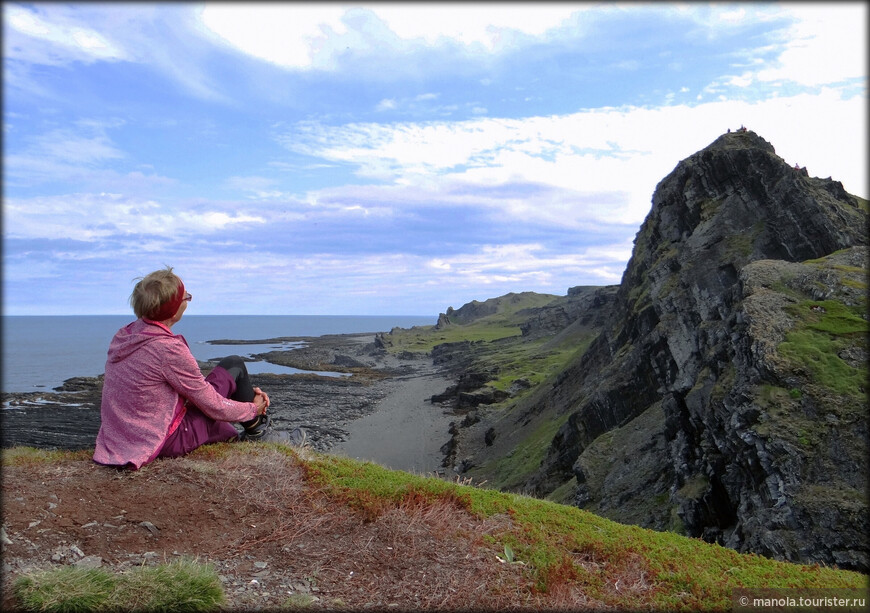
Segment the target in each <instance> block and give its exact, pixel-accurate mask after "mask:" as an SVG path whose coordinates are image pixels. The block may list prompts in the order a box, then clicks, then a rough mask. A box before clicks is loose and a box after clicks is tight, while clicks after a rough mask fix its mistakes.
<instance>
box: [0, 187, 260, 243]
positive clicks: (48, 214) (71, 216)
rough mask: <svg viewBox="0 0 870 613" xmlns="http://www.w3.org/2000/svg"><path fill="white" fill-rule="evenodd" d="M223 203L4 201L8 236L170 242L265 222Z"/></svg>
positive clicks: (93, 197) (74, 197) (97, 198)
mask: <svg viewBox="0 0 870 613" xmlns="http://www.w3.org/2000/svg"><path fill="white" fill-rule="evenodd" d="M218 206H219V205H217V204H215V203H212V204H210V205H209V207H205V208H202V207H194V206H184V205H182V206H175V207H172V206H169V205H166V204H163V203H160V202H158V201H155V200H147V199H137V198H135V197H129V196H125V195H122V194H112V193H101V194H64V195H61V196H40V197H35V198H8V199H6V200H5V201H4V203H3V213H4V222H5V223H4V226H5V227H4V236H5V237H7V238H11V239H37V240H38V239H73V240H77V241H94V240H98V239H101V238H106V237H112V236H119V235H120V236H123V235H131V234H153V235H156V236H159V237H162V238H163V240H164V241H165V242H164V245H165V244H166V243H171V242H172V241H173V240H175V239H176V238H179V237H190V236H197V235H201V234H206V235H209V234H213V233H215V232H218V231H222V230H225V229H227V228H229V227H238V226H241V225H246V224H262V223H264V221H265V220H264V218H263V217H262V216H259V215H250V214H245V213H241V212H239V211H237V210H229V211H221V210H215V209H216V208H217V207H218ZM229 208H233V209H234V208H235V207H229Z"/></svg>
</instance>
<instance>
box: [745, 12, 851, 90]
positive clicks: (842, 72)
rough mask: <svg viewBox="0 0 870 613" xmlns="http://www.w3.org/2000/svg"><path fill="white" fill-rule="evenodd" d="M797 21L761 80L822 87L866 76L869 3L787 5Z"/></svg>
mask: <svg viewBox="0 0 870 613" xmlns="http://www.w3.org/2000/svg"><path fill="white" fill-rule="evenodd" d="M786 7H787V11H788V13H789V14H791V15H793V16H794V17H795V18H796V22H795V23H794V25H793V26H792V27H791V28H790V30H789V31H788V32H787V33H786V34H785V41H784V42H785V50H784V51H783V53H782V54H781V55H780V56H779V59H778V62H777V65H776V66H773V67H770V68H764V69H762V70H760V71H759V72H758V74H757V78H758V79H759V80H761V81H780V80H785V81H793V82H795V83H799V84H802V85H808V86H819V85H826V84H832V83H838V82H841V81H843V80H847V79H854V78H856V77H864V79H866V76H867V67H866V66H867V64H866V61H867V4H866V3H864V2H854V3H852V2H849V3H837V2H823V3H805V4H804V3H797V4H788V5H786Z"/></svg>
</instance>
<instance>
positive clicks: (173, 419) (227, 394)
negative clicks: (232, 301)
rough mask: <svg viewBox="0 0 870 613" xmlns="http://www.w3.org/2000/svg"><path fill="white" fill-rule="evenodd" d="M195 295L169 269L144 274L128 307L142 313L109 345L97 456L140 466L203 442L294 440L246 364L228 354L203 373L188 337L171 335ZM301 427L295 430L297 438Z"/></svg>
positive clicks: (100, 460)
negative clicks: (274, 423)
mask: <svg viewBox="0 0 870 613" xmlns="http://www.w3.org/2000/svg"><path fill="white" fill-rule="evenodd" d="M191 298H192V297H191V295H190V294H188V293H187V292H186V291H185V290H184V283H182V281H181V279H180V278H178V277H177V276H176V275H175V274H174V273H173V272H172V268H171V267H166V268H165V269H163V270H157V271H155V272H152V273H151V274H149V275H147V276H145V277H143V278H142V279H141V280H140V281H139V282H138V283H137V284H136V287H135V288H134V289H133V293H132V294H131V296H130V305H131V306H132V307H133V312H134V313H135V314H136V317H137V318H138V319H137V320H136V321H134V322H132V323H130V324H128V325H126V326H124V327H123V328H121V329H120V330H118V332H117V334H115V336H114V338H113V339H112V342H111V344H110V345H109V354H108V360H107V361H106V374H105V380H104V382H103V396H102V403H101V406H100V420H101V423H100V431H99V433H98V434H97V442H96V449H95V450H94V461H95V462H97V463H98V464H105V465H109V466H119V467H129V468H133V469H139V468H141V467H142V466H143V465H145V464H148V463H149V462H151V461H153V460H154V459H155V458H158V457H167V458H172V457H177V456H181V455H184V454H186V453H189V452H191V451H193V450H194V449H196V448H197V447H199V446H201V445H205V444H207V443H216V442H219V441H231V440H233V439H235V438H236V437H238V436H239V435H238V432H237V431H236V428H235V427H234V426H233V425H232V423H230V422H240V423H241V425H242V427H243V429H244V431H243V432H242V434H241V436H240V437H239V438H240V439H241V440H268V441H281V442H294V441H293V440H292V439H291V435H290V434H288V433H286V432H275V431H273V430H272V429H271V427H270V424H269V422H270V419H269V416H268V415H267V414H266V410H267V409H268V408H269V404H270V402H269V396H268V395H267V394H266V393H265V392H264V391H263V390H261V389H260V388H258V387H253V386H252V385H251V382H250V380H249V378H248V371H247V369H246V368H245V363H244V361H243V360H242V359H241V358H240V357H238V356H230V357H227V358H224V359H223V360H221V361H220V363H219V364H218V365H217V366H216V367H215V368H214V369H213V370H212V371H211V373H209V375H208V376H207V377H203V375H202V372H201V371H200V369H199V365H198V364H197V361H196V358H194V357H193V354H191V353H190V348H189V347H188V346H187V341H186V340H184V337H183V336H181V335H178V334H173V333H172V330H171V328H172V326H173V325H175V324H176V323H178V321H179V320H180V319H181V317H182V315H184V312H185V310H186V309H187V304H188V302H190V300H191ZM301 434H302V433H301V431H298V430H297V431H296V432H294V437H295V439H296V442H298V441H299V439H300V438H301Z"/></svg>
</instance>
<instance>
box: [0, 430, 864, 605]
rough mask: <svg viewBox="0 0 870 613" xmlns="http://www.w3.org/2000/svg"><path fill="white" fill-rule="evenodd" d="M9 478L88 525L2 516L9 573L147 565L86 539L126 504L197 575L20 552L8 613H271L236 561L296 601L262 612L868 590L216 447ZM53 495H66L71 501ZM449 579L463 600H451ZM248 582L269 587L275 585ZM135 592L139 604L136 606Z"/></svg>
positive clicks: (707, 548)
mask: <svg viewBox="0 0 870 613" xmlns="http://www.w3.org/2000/svg"><path fill="white" fill-rule="evenodd" d="M3 476H4V478H3V487H4V491H3V496H4V500H12V499H13V497H14V498H22V499H26V500H27V503H28V505H29V508H31V509H33V510H35V512H37V513H38V512H39V511H38V510H39V509H46V508H50V505H49V502H50V501H51V500H55V501H57V502H56V503H55V507H54V510H55V511H56V513H57V515H58V516H60V515H61V514H63V515H64V516H65V517H67V518H70V517H74V516H75V511H76V509H75V508H73V506H74V505H80V506H81V507H84V506H85V505H88V504H90V502H89V501H90V498H91V497H94V498H95V499H96V498H98V500H96V502H94V504H93V506H91V507H89V508H88V509H87V513H89V515H81V517H85V516H87V517H88V518H89V519H88V522H89V523H87V524H85V525H77V523H76V521H75V520H73V521H66V522H63V521H60V520H58V521H56V522H55V523H52V521H54V520H53V519H52V517H51V515H53V514H43V515H42V516H41V517H42V519H41V520H40V521H41V526H43V527H42V528H41V530H42V532H39V531H38V530H34V526H30V525H29V524H28V523H27V522H26V520H25V519H23V518H22V517H21V516H20V515H18V514H15V513H13V511H14V510H15V509H14V508H10V509H9V510H8V512H7V509H4V530H5V532H6V535H8V540H9V541H10V544H9V545H5V546H4V562H6V561H7V559H11V558H12V557H13V556H18V555H23V553H22V552H23V551H24V550H25V549H26V548H19V549H15V548H16V547H17V546H18V545H19V544H21V543H22V542H24V541H25V540H29V542H32V543H36V544H38V538H39V535H42V538H44V539H48V538H49V534H51V533H55V532H56V533H57V534H56V536H61V537H63V539H62V540H63V542H73V543H78V546H79V547H80V548H81V549H83V550H86V551H88V550H93V551H98V552H99V554H100V555H101V556H102V557H103V560H106V562H107V563H108V562H110V561H111V560H112V559H120V558H122V557H123V556H124V555H129V554H134V553H138V554H143V553H144V552H142V551H139V552H135V551H127V552H123V554H122V553H121V552H115V553H112V550H111V548H110V547H109V546H108V545H107V546H105V547H104V549H99V548H98V546H97V544H96V540H94V539H89V538H86V537H83V536H81V535H82V534H83V533H85V532H87V530H88V529H89V528H88V527H89V526H92V522H102V521H106V522H108V521H109V519H107V518H110V517H111V516H112V515H113V514H115V513H119V511H118V508H117V507H116V506H115V505H119V506H125V505H126V506H125V508H124V509H122V510H123V511H124V513H127V514H128V515H129V514H132V513H133V512H134V511H133V506H131V505H134V504H135V502H134V501H132V500H131V499H130V492H136V496H138V498H139V500H141V501H145V502H146V503H148V504H151V505H153V506H154V509H153V512H154V515H153V517H155V518H159V520H158V519H155V520H154V521H155V523H160V524H161V525H160V526H159V532H160V536H158V537H157V538H152V537H151V536H149V535H148V531H146V530H141V532H142V533H143V534H144V535H145V537H143V541H142V543H141V545H140V546H141V547H142V548H144V549H147V551H150V552H152V554H153V553H155V552H156V555H154V558H155V559H167V558H168V559H177V558H178V556H181V557H184V558H185V559H194V558H195V559H198V560H199V566H200V569H201V572H199V573H197V572H194V570H192V569H195V568H196V564H193V566H191V565H190V564H183V563H178V562H176V563H172V564H163V565H159V569H160V572H155V573H152V574H151V575H147V574H143V573H141V572H139V573H137V572H136V571H135V569H129V568H128V569H126V570H123V569H122V570H118V569H113V568H112V567H111V564H108V567H107V565H106V564H104V567H103V568H102V569H99V570H97V571H93V572H90V571H88V572H85V571H84V570H81V569H80V570H79V571H77V574H76V571H74V572H72V573H71V572H70V566H69V565H63V566H62V565H59V564H57V563H52V562H51V552H52V548H51V546H49V544H48V543H45V546H44V547H40V548H37V549H36V550H31V551H30V553H29V555H31V556H32V558H33V559H32V560H31V562H32V564H33V566H32V567H31V571H30V572H15V573H13V574H12V576H9V573H4V575H5V576H4V599H3V602H4V608H5V607H8V606H9V605H10V604H12V602H13V600H12V599H13V596H12V594H13V593H14V594H16V596H15V597H14V598H16V599H17V600H15V601H14V602H15V604H16V605H17V606H19V607H23V608H25V609H29V610H57V611H61V610H76V606H79V607H81V600H80V597H81V592H82V590H81V589H74V585H75V582H76V581H79V582H81V581H84V580H85V579H86V578H88V577H89V578H90V579H93V578H94V577H95V576H96V575H97V574H100V573H102V578H101V579H100V580H94V581H89V583H88V585H89V588H88V589H89V590H91V592H93V591H94V590H97V591H98V590H99V589H103V590H104V591H105V593H104V594H103V595H102V596H100V595H99V594H97V596H94V594H93V593H89V595H88V596H89V598H90V599H91V600H89V601H88V602H89V603H90V606H86V607H84V608H85V609H100V608H102V609H103V610H108V609H109V608H112V607H121V608H124V607H125V606H126V605H125V603H124V602H121V601H119V597H127V598H133V597H134V596H130V594H136V596H135V598H139V599H140V600H138V601H136V602H134V603H132V604H134V605H136V606H139V607H142V608H146V609H147V608H149V602H151V603H152V604H153V601H148V600H147V596H148V595H149V593H154V594H158V593H160V594H163V595H164V596H165V593H166V590H165V589H161V586H163V585H165V584H167V583H168V584H172V583H173V581H172V576H173V573H178V574H179V575H183V577H182V578H183V579H184V580H185V581H187V582H188V583H189V584H191V585H195V586H197V587H196V589H197V590H198V593H201V594H204V595H205V596H203V598H202V599H200V600H199V601H197V602H195V603H193V604H191V602H192V600H191V601H190V602H186V603H184V604H183V606H182V604H179V603H176V605H171V604H170V605H166V604H165V603H164V604H163V605H161V606H163V607H165V609H164V610H170V609H175V610H208V609H215V608H220V607H224V608H228V609H230V610H239V609H241V608H256V604H257V603H260V605H261V606H262V604H263V603H264V602H265V601H263V600H240V599H242V597H243V596H246V597H247V595H249V591H245V590H244V588H236V589H231V586H233V585H235V583H233V579H234V576H231V575H230V576H228V573H229V571H228V570H226V569H227V568H229V567H230V563H231V562H232V563H234V564H236V563H238V561H239V560H240V559H243V558H245V557H246V558H249V559H253V560H265V561H264V562H260V566H261V567H263V568H268V569H269V570H271V571H272V573H273V575H272V577H276V576H278V575H280V576H281V577H282V578H281V580H282V581H286V582H287V586H291V585H292V586H293V588H292V589H287V590H283V593H282V588H281V587H279V586H278V585H277V582H278V579H277V578H275V579H274V582H275V585H274V586H271V585H270V586H269V593H270V594H271V596H272V600H269V601H268V603H269V604H270V606H271V607H273V608H284V609H292V608H300V607H304V608H309V609H315V610H316V609H318V608H328V609H335V608H338V609H341V608H347V609H353V610H359V609H362V608H364V607H370V606H373V607H377V608H386V607H390V606H393V607H397V608H399V609H400V610H409V609H442V610H443V609H448V610H450V609H452V610H457V609H468V608H471V609H474V610H481V609H486V610H503V609H506V608H518V609H527V610H532V609H558V608H566V609H573V610H577V609H583V608H593V609H599V608H602V607H608V608H610V607H613V608H617V609H622V610H625V609H631V610H636V609H640V608H651V609H668V610H672V609H678V610H726V609H731V608H732V597H733V595H734V590H738V589H761V588H789V589H797V588H805V589H816V588H828V589H830V588H841V589H851V590H857V589H862V588H866V586H867V577H865V576H863V575H860V574H857V573H853V572H847V571H841V570H837V569H834V568H824V567H819V566H803V565H796V564H789V563H783V562H776V561H773V560H769V559H766V558H762V557H759V556H756V555H742V554H738V553H736V552H734V551H732V550H729V549H725V548H723V547H719V546H716V545H710V544H707V543H704V542H702V541H700V540H694V539H689V538H685V537H681V536H678V535H675V534H672V533H659V532H653V531H650V530H645V529H641V528H637V527H633V526H626V525H621V524H618V523H615V522H613V521H610V520H606V519H602V518H600V517H597V516H595V515H592V514H590V513H588V512H585V511H582V510H579V509H577V508H574V507H570V506H564V505H560V504H556V503H553V502H548V501H543V500H537V499H533V498H529V497H525V496H520V495H515V494H507V493H502V492H497V491H493V490H484V489H479V488H475V487H470V486H468V485H463V484H459V483H455V482H448V481H444V480H441V479H437V478H430V477H424V476H419V475H412V474H409V473H404V472H399V471H391V470H387V469H385V468H383V467H380V466H378V465H376V464H373V463H369V462H360V461H355V460H350V459H346V458H342V457H338V456H333V455H325V454H319V453H315V452H311V451H309V450H296V449H292V448H289V447H284V446H280V445H268V444H267V445H240V444H219V445H212V446H208V447H205V448H201V449H200V450H198V451H196V452H194V453H193V454H191V455H190V456H188V457H186V458H179V459H174V460H158V461H157V462H155V463H154V464H152V465H149V466H146V467H145V468H143V469H142V470H141V471H138V472H135V473H133V472H124V473H118V472H117V471H114V470H109V469H105V468H102V467H98V466H96V465H94V464H93V463H92V462H91V461H90V458H89V454H86V453H82V452H68V453H67V452H45V451H37V450H33V449H27V448H14V449H11V450H4V451H3ZM71 482H74V483H71ZM12 487H14V488H15V490H14V491H11V490H9V489H7V488H12ZM65 487H72V488H74V489H70V490H69V493H65V492H67V490H65V489H64V488H65ZM74 492H79V493H78V494H75V493H74ZM240 493H241V494H243V495H240ZM52 494H54V498H52V497H51V496H52ZM77 498H78V500H76V499H77ZM167 500H168V501H170V502H166V501H167ZM185 502H187V503H189V507H188V506H185V505H184V503H185ZM71 505H72V506H71ZM166 505H170V506H166ZM165 506H166V508H164V507H165ZM61 510H63V513H61ZM79 510H81V509H79ZM100 513H105V514H106V518H104V517H101V516H99V514H100ZM222 514H226V515H227V516H228V517H227V518H224V517H223V515H222ZM188 515H190V516H191V517H188ZM186 518H187V519H186ZM135 519H138V517H136V518H135ZM91 520H92V521H91ZM187 520H189V523H184V522H185V521H187ZM82 521H84V520H82ZM111 521H114V522H115V523H118V522H119V520H117V519H114V520H111ZM222 521H231V522H232V523H233V525H235V526H236V527H237V528H236V530H235V531H233V532H231V533H230V534H227V535H226V536H225V537H224V538H223V539H215V540H216V541H218V542H214V541H213V540H210V539H209V538H206V537H203V538H202V540H199V541H197V540H192V539H195V537H199V535H200V533H202V534H207V533H209V532H210V531H212V529H214V528H220V527H219V526H216V524H220V523H221V522H222ZM31 523H32V522H31ZM135 528H136V526H132V527H131V529H133V530H135ZM189 532H194V533H195V534H192V535H191V534H188V533H189ZM218 532H219V531H218ZM173 534H174V535H176V536H175V537H170V536H169V535H173ZM181 534H187V536H186V539H182V537H181V536H180V535H181ZM163 535H167V538H164V536H163ZM146 537H147V538H146ZM55 542H60V541H55ZM128 547H130V548H134V547H133V545H132V544H130V543H128ZM173 556H176V557H175V558H173ZM12 561H14V560H12ZM248 564H250V562H248ZM236 568H241V566H237V567H236ZM38 569H41V570H38ZM353 569H355V570H353ZM252 570H256V568H255V569H252ZM219 571H220V574H221V578H219V577H218V572H219ZM240 572H241V571H240ZM63 574H65V575H66V577H63V576H59V575H63ZM167 576H168V577H169V579H168V580H167ZM247 576H248V575H245V576H244V577H243V578H242V583H244V582H245V581H246V579H245V577H247ZM70 577H71V578H70ZM160 577H162V578H160ZM191 577H193V579H191ZM457 578H459V580H460V581H462V582H464V583H462V584H460V585H457V584H455V583H451V581H455V580H456V579H457ZM303 579H304V581H305V582H307V585H310V586H314V585H315V584H316V586H317V587H316V588H314V587H312V588H311V589H310V590H309V591H307V592H306V591H305V590H301V589H298V586H296V585H295V583H294V582H301V581H303ZM180 580H181V579H180ZM59 581H67V582H69V581H72V582H73V585H70V584H69V583H66V584H63V583H61V585H62V586H63V587H62V588H61V589H58V582H59ZM260 581H261V582H262V583H263V584H264V585H266V584H267V582H268V581H269V576H268V575H267V576H266V578H262V577H261V579H260ZM143 582H144V583H145V585H144V587H143ZM149 582H154V585H153V586H152V589H149V587H148V585H149ZM131 583H132V584H135V585H137V586H138V589H137V590H133V591H131V590H130V589H129V586H130V584H131ZM13 585H14V587H13ZM95 585H96V586H97V587H94V586H95ZM100 585H101V586H103V587H102V588H99V586H100ZM119 586H120V587H119ZM215 590H216V591H215ZM288 592H291V593H288ZM46 594H48V595H49V596H50V598H49V599H48V603H49V604H46V602H47V601H46V599H45V596H46ZM125 594H126V596H124V595H125ZM119 595H120V596H119ZM206 596H208V598H211V600H208V599H207V598H206ZM258 597H259V594H258ZM143 598H144V599H145V600H143ZM251 598H253V597H251ZM276 598H277V600H276ZM36 603H41V604H36ZM126 604H131V603H129V602H128V603H126ZM79 610H81V609H79Z"/></svg>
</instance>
